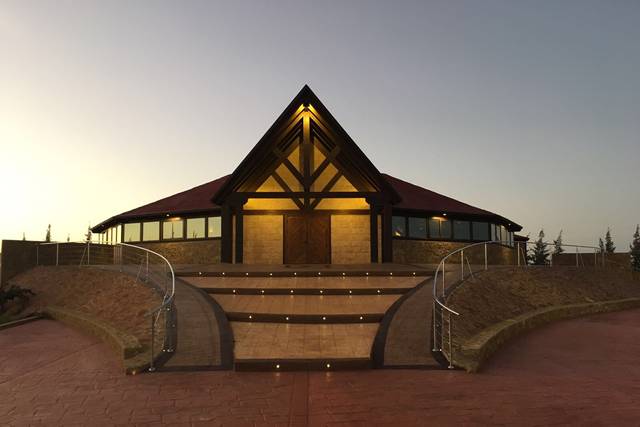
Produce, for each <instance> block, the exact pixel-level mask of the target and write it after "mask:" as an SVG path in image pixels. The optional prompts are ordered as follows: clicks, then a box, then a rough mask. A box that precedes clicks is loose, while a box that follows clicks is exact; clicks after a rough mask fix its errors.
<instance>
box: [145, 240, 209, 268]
mask: <svg viewBox="0 0 640 427" xmlns="http://www.w3.org/2000/svg"><path fill="white" fill-rule="evenodd" d="M135 245H136V246H142V247H145V248H147V249H150V250H152V251H154V252H158V253H159V254H161V255H162V256H164V257H165V258H167V259H168V260H169V262H170V263H171V264H217V263H219V262H220V239H212V240H195V241H191V242H189V241H186V242H154V243H145V242H140V243H135Z"/></svg>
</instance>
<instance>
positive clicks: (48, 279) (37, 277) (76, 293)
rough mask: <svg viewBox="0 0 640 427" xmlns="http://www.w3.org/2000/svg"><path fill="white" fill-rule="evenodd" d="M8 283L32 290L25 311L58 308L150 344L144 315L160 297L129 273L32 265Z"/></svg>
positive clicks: (146, 319)
mask: <svg viewBox="0 0 640 427" xmlns="http://www.w3.org/2000/svg"><path fill="white" fill-rule="evenodd" d="M11 283H12V284H16V285H19V286H21V287H23V288H27V289H31V290H32V291H34V292H35V296H33V297H31V299H30V301H29V304H28V305H27V307H26V309H25V312H26V313H28V312H39V311H42V310H43V309H44V307H46V306H56V307H61V308H64V309H68V310H73V311H77V312H80V313H84V314H88V315H90V316H93V317H95V318H97V319H99V320H101V321H103V322H105V323H107V324H109V325H111V326H112V327H114V328H115V329H117V330H120V331H123V332H126V333H128V334H131V335H133V336H135V337H136V338H138V340H139V341H140V344H142V345H143V346H144V347H147V346H148V345H149V343H150V340H151V325H150V318H149V317H146V316H145V314H146V313H147V312H148V311H149V310H151V309H153V308H156V307H157V306H158V305H160V303H161V297H160V296H159V295H158V294H157V293H156V292H155V291H154V290H153V289H151V288H150V287H149V286H147V285H145V284H144V283H141V282H137V283H136V281H135V278H133V277H131V276H129V275H126V274H122V273H119V272H116V271H108V270H101V269H93V268H86V267H83V268H80V267H72V266H69V267H66V266H65V267H36V268H34V269H32V270H29V271H26V272H24V273H22V274H20V275H19V276H16V277H15V278H13V279H12V280H11ZM159 326H161V325H159ZM158 332H159V333H160V331H158Z"/></svg>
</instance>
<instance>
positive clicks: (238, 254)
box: [235, 205, 244, 264]
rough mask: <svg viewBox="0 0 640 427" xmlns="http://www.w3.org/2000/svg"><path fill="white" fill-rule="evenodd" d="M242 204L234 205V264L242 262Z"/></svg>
mask: <svg viewBox="0 0 640 427" xmlns="http://www.w3.org/2000/svg"><path fill="white" fill-rule="evenodd" d="M242 211H243V209H242V205H240V206H238V207H236V209H235V212H236V264H242V254H243V253H244V252H243V247H242V243H243V242H244V227H243V225H242V223H243V221H242V216H243V212H242Z"/></svg>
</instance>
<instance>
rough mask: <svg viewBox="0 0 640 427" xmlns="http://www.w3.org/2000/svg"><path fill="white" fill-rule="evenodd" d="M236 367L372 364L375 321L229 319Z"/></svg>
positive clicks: (274, 368) (273, 368)
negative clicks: (315, 322) (318, 322)
mask: <svg viewBox="0 0 640 427" xmlns="http://www.w3.org/2000/svg"><path fill="white" fill-rule="evenodd" d="M231 326H232V328H233V334H234V338H235V341H236V343H235V350H234V352H235V359H236V361H235V365H236V369H238V370H295V369H313V370H318V369H331V370H335V369H356V368H366V367H369V366H370V364H371V361H370V352H371V345H372V343H373V339H374V338H375V335H376V332H377V330H378V325H377V324H366V323H364V324H348V325H341V324H330V325H298V324H286V323H257V322H231Z"/></svg>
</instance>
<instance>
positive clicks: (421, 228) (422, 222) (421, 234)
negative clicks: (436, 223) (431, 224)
mask: <svg viewBox="0 0 640 427" xmlns="http://www.w3.org/2000/svg"><path fill="white" fill-rule="evenodd" d="M409 237H413V238H415V239H426V238H427V219H426V218H412V217H410V218H409Z"/></svg>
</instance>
